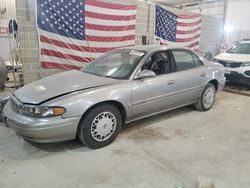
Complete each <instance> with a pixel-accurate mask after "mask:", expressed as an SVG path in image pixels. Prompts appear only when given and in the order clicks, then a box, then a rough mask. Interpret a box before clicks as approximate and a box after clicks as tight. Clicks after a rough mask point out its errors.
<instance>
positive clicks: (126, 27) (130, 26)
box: [85, 23, 135, 31]
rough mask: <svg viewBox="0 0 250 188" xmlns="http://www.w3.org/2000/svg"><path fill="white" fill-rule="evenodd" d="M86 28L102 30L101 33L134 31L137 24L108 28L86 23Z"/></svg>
mask: <svg viewBox="0 0 250 188" xmlns="http://www.w3.org/2000/svg"><path fill="white" fill-rule="evenodd" d="M85 28H86V29H91V30H100V31H128V30H134V29H135V24H134V25H126V26H107V25H97V24H90V23H85Z"/></svg>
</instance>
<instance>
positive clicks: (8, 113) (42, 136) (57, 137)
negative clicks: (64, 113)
mask: <svg viewBox="0 0 250 188" xmlns="http://www.w3.org/2000/svg"><path fill="white" fill-rule="evenodd" d="M3 116H4V118H5V123H6V126H8V127H10V128H12V129H14V130H15V131H16V133H17V134H18V135H21V136H23V137H24V138H25V139H27V140H31V141H33V142H39V143H50V142H59V141H66V140H72V139H75V137H76V132H77V127H78V123H79V121H80V119H81V117H72V118H66V119H63V118H61V117H59V116H58V117H52V118H32V117H27V116H24V115H21V114H18V113H16V112H15V111H13V110H12V109H11V107H10V104H9V103H7V104H6V106H5V108H4V110H3Z"/></svg>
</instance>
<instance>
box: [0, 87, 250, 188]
mask: <svg viewBox="0 0 250 188" xmlns="http://www.w3.org/2000/svg"><path fill="white" fill-rule="evenodd" d="M249 159H250V98H249V97H246V96H240V95H236V94H230V93H226V92H222V93H220V94H219V95H218V97H217V100H216V103H215V106H214V108H213V109H212V110H210V111H208V112H198V111H196V110H194V109H191V108H188V107H185V108H181V109H178V110H174V111H172V112H168V113H164V114H162V115H158V116H155V117H152V118H147V119H145V120H141V121H137V122H135V123H132V124H129V125H127V126H126V127H125V128H124V129H123V130H122V131H121V133H120V135H119V136H118V138H117V139H116V140H115V142H114V143H113V144H111V145H110V146H107V147H105V148H102V149H98V150H90V149H88V148H86V147H83V146H82V145H81V144H79V143H78V142H77V141H71V142H65V143H56V144H33V143H30V142H27V141H24V140H23V139H22V138H20V137H17V136H16V134H15V132H14V131H12V130H11V129H9V128H6V127H3V124H0V187H1V188H2V187H3V188H13V187H24V188H28V187H60V188H64V187H100V188H103V187H142V188H145V187H157V188H161V187H162V188H175V187H177V186H178V185H179V186H180V187H181V185H182V184H183V183H184V184H185V187H189V188H193V187H196V183H197V177H198V176H205V177H210V178H212V180H213V181H214V184H215V187H216V188H249V185H250V162H249ZM183 187H184V186H183Z"/></svg>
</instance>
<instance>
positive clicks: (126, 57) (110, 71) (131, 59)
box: [82, 49, 146, 79]
mask: <svg viewBox="0 0 250 188" xmlns="http://www.w3.org/2000/svg"><path fill="white" fill-rule="evenodd" d="M145 54H146V53H145V52H144V51H138V50H131V49H120V50H115V51H112V52H109V53H108V54H104V55H102V56H100V57H98V58H96V59H95V60H94V61H93V62H91V63H89V64H88V65H86V66H85V67H84V68H83V69H82V71H83V72H86V73H89V74H94V75H98V76H103V77H109V78H113V79H128V78H129V76H130V75H131V74H132V72H133V70H134V68H135V67H136V66H137V65H138V63H139V62H140V60H141V59H142V58H143V56H144V55H145Z"/></svg>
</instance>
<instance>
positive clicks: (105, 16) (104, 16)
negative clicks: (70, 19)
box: [85, 11, 136, 21]
mask: <svg viewBox="0 0 250 188" xmlns="http://www.w3.org/2000/svg"><path fill="white" fill-rule="evenodd" d="M85 16H86V17H90V18H97V19H103V20H122V21H124V20H134V19H135V18H136V15H129V16H118V15H109V14H101V13H97V12H89V11H85Z"/></svg>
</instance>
